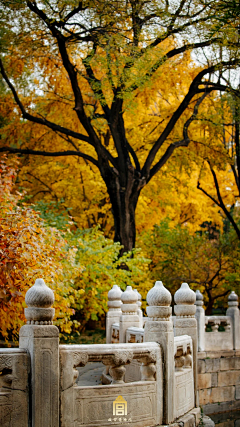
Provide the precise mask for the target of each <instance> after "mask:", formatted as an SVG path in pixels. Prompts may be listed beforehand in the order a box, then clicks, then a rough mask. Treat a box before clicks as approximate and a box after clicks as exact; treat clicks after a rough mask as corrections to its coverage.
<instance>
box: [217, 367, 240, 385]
mask: <svg viewBox="0 0 240 427" xmlns="http://www.w3.org/2000/svg"><path fill="white" fill-rule="evenodd" d="M236 384H240V371H224V372H219V374H218V386H219V387H224V386H229V385H236Z"/></svg>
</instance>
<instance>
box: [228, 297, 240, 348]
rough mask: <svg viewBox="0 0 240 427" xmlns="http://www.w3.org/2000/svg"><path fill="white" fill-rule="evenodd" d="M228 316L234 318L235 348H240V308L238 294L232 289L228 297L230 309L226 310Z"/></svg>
mask: <svg viewBox="0 0 240 427" xmlns="http://www.w3.org/2000/svg"><path fill="white" fill-rule="evenodd" d="M226 315H227V316H230V317H231V318H232V328H233V349H234V350H239V349H240V336H239V334H240V328H239V326H240V325H239V320H240V319H239V309H238V296H237V294H235V292H234V291H232V292H231V293H230V295H229V297H228V309H227V312H226Z"/></svg>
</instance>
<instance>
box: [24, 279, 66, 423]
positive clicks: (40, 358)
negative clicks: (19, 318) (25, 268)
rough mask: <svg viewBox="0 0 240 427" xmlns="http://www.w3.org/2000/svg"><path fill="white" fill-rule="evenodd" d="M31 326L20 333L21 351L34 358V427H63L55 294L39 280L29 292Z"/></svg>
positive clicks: (28, 313) (32, 378)
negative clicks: (60, 419)
mask: <svg viewBox="0 0 240 427" xmlns="http://www.w3.org/2000/svg"><path fill="white" fill-rule="evenodd" d="M25 301H26V304H27V306H28V307H27V308H25V317H26V319H27V325H24V326H22V328H21V329H20V334H19V348H24V349H27V350H28V351H29V354H30V358H31V366H32V372H31V390H32V398H31V406H32V407H31V413H32V424H31V425H32V427H43V426H44V427H59V332H58V328H57V327H56V326H53V325H52V320H53V317H54V313H55V310H54V308H51V306H52V304H53V302H54V294H53V291H52V290H51V289H50V288H49V287H48V286H46V285H45V283H44V280H43V279H37V280H36V282H35V284H34V285H33V286H32V287H31V288H30V289H29V290H28V291H27V293H26V297H25Z"/></svg>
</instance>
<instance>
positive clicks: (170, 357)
mask: <svg viewBox="0 0 240 427" xmlns="http://www.w3.org/2000/svg"><path fill="white" fill-rule="evenodd" d="M171 300H172V297H171V294H170V292H169V291H168V290H167V289H166V288H165V287H164V286H163V284H162V282H156V283H155V286H154V287H153V288H152V289H151V290H150V291H149V292H148V294H147V303H148V307H147V315H148V317H147V320H146V323H145V330H144V341H145V342H150V341H151V342H152V341H153V342H158V343H159V344H160V345H161V348H162V351H163V355H162V356H163V382H164V393H163V422H164V423H165V424H169V423H171V422H172V421H173V419H174V335H173V323H172V320H171V317H170V316H171V314H172V308H171V307H170V304H171Z"/></svg>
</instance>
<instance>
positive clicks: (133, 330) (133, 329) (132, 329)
mask: <svg viewBox="0 0 240 427" xmlns="http://www.w3.org/2000/svg"><path fill="white" fill-rule="evenodd" d="M127 332H130V333H131V334H132V335H135V334H141V335H143V334H144V329H143V328H137V326H130V327H129V328H127Z"/></svg>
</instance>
